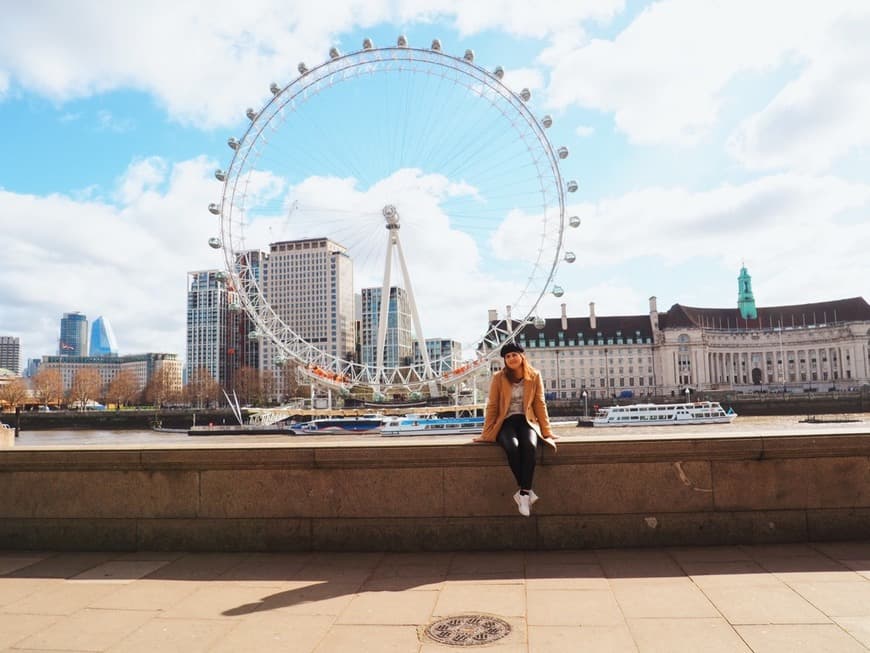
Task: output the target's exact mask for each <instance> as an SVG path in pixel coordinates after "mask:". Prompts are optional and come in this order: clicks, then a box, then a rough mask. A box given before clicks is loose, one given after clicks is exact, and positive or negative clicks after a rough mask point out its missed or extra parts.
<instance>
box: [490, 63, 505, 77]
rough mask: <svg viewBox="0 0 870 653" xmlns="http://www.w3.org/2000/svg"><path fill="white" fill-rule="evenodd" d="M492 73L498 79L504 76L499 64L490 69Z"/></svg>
mask: <svg viewBox="0 0 870 653" xmlns="http://www.w3.org/2000/svg"><path fill="white" fill-rule="evenodd" d="M492 74H493V75H495V76H496V77H498V78H499V79H502V78H504V68H502V67H501V66H496V67H495V70H493V71H492Z"/></svg>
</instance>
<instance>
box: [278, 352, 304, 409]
mask: <svg viewBox="0 0 870 653" xmlns="http://www.w3.org/2000/svg"><path fill="white" fill-rule="evenodd" d="M298 367H299V366H298V364H297V363H295V362H291V361H287V362H286V363H284V365H283V367H282V368H281V371H280V372H279V373H278V375H277V380H276V383H275V391H276V394H277V395H278V400H279V401H286V400H287V399H289V398H290V397H297V396H299V381H298V380H297V379H296V370H297V368H298Z"/></svg>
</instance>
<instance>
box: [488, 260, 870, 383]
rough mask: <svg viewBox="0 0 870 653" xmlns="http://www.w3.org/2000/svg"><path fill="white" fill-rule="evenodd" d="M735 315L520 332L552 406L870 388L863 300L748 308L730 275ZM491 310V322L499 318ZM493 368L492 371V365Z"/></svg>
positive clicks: (653, 313)
mask: <svg viewBox="0 0 870 653" xmlns="http://www.w3.org/2000/svg"><path fill="white" fill-rule="evenodd" d="M738 284H739V286H738V305H737V307H736V308H699V307H693V306H684V305H682V304H674V305H673V306H671V308H669V309H668V310H667V311H664V312H659V310H658V307H657V302H656V298H655V297H651V298H650V304H649V313H648V314H647V315H630V316H602V317H599V316H596V314H595V305H594V303H592V304H590V310H589V316H588V317H568V315H567V311H566V307H565V305H564V304H563V305H562V315H561V316H560V317H559V318H555V319H554V318H549V319H545V320H544V323H543V325H539V326H542V328H540V329H539V328H537V327H536V326H535V325H533V324H529V325H526V327H525V328H524V329H523V330H522V331H521V332H520V333H519V335H518V337H517V341H518V342H519V343H520V344H522V345H523V346H524V347H525V349H526V353H527V356H528V358H529V360H530V361H531V362H532V364H533V365H534V366H535V367H537V368H538V369H540V370H541V372H542V373H543V377H544V380H545V386H546V388H545V389H546V391H547V393H548V394H549V396H550V397H552V398H554V399H579V398H582V397H583V396H584V395H583V393H584V392H585V393H586V395H585V396H586V397H587V398H601V397H614V396H615V397H620V396H622V397H629V396H632V397H644V396H680V394H682V393H685V392H686V391H687V390H688V391H689V393H691V392H693V391H696V390H701V391H717V390H718V391H725V390H727V391H738V392H816V391H827V390H849V389H854V388H857V387H860V386H862V385H867V384H870V305H868V303H867V302H866V301H865V300H864V299H863V298H861V297H853V298H849V299H839V300H834V301H827V302H817V303H810V304H795V305H789V306H769V307H756V306H755V300H754V297H753V293H752V286H751V278H750V277H749V274H748V272H747V271H746V268H743V269H742V270H741V272H740V276H739V278H738ZM494 313H495V312H494V311H490V323H491V324H492V323H493V322H494V321H497V318H496V316H495V315H494ZM492 367H493V369H497V368H498V367H500V361H499V360H498V359H494V361H493V366H492Z"/></svg>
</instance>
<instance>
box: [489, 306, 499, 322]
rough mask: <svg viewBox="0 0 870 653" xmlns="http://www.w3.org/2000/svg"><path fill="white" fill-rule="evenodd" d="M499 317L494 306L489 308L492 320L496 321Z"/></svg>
mask: <svg viewBox="0 0 870 653" xmlns="http://www.w3.org/2000/svg"><path fill="white" fill-rule="evenodd" d="M497 319H498V311H497V310H495V309H494V308H491V309H489V318H488V320H489V321H490V322H495V321H496V320H497Z"/></svg>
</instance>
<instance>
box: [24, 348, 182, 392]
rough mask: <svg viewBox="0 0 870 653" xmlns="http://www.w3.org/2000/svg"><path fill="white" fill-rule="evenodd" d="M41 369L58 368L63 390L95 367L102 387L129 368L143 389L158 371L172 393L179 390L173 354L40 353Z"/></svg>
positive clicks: (178, 374) (138, 386)
mask: <svg viewBox="0 0 870 653" xmlns="http://www.w3.org/2000/svg"><path fill="white" fill-rule="evenodd" d="M40 368H45V369H56V370H59V371H60V375H61V379H62V381H63V390H64V392H66V391H68V390H69V389H70V388H71V387H72V382H73V379H74V378H75V375H76V373H77V372H78V371H79V370H81V369H85V368H89V369H95V370H97V372H98V373H99V375H100V382H101V384H102V386H103V389H105V388H106V387H107V386H108V384H109V383H111V382H112V381H113V380H114V378H115V377H116V376H118V374H119V373H120V372H121V371H122V370H129V371H131V372H132V373H133V375H134V377H135V378H136V381H137V389H138V390H139V391H142V390H144V389H145V387H146V386H147V385H148V383H150V382H151V380H152V379H153V378H155V375H157V374H160V375H161V379H162V380H163V381H164V382H165V383H166V384H167V388H166V389H167V390H169V391H171V392H172V393H178V392H181V361H180V360H179V359H178V356H177V355H176V354H165V353H148V354H133V355H129V356H43V357H42V362H41V363H40Z"/></svg>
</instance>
